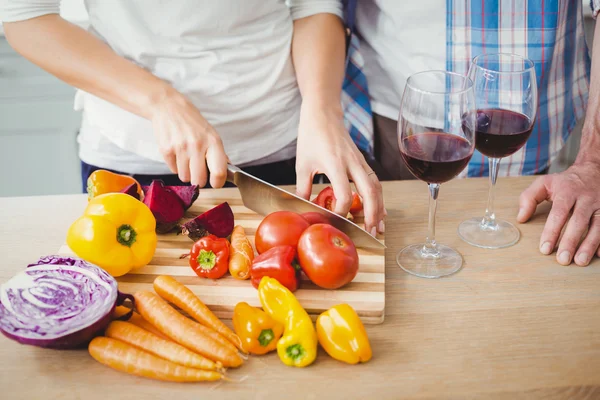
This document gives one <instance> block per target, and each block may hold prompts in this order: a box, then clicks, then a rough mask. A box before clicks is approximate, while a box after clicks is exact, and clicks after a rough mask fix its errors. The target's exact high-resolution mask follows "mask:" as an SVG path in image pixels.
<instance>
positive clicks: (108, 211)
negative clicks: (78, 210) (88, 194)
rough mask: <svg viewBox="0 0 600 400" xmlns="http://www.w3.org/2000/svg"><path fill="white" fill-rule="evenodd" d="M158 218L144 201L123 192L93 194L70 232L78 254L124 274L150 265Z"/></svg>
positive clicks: (112, 270)
mask: <svg viewBox="0 0 600 400" xmlns="http://www.w3.org/2000/svg"><path fill="white" fill-rule="evenodd" d="M155 226H156V220H155V219H154V216H153V215H152V213H151V212H150V210H149V209H148V207H146V206H145V205H144V204H143V203H142V202H140V201H137V200H136V199H134V198H133V197H131V196H128V195H126V194H124V193H107V194H102V195H100V196H97V197H94V198H93V199H92V200H90V202H89V203H88V206H87V208H86V209H85V211H84V213H83V216H81V217H80V218H79V219H77V220H76V221H75V222H74V223H73V224H72V225H71V227H70V228H69V231H68V233H67V244H68V245H69V247H70V248H71V250H73V252H75V254H77V255H78V256H79V257H81V258H83V259H84V260H86V261H89V262H91V263H93V264H96V265H98V266H99V267H101V268H103V269H104V270H106V271H107V272H108V273H109V274H111V275H112V276H121V275H125V274H126V273H128V272H129V271H130V270H132V269H135V268H139V267H143V266H144V265H146V264H148V263H149V262H150V261H151V260H152V257H153V256H154V251H155V250H156V242H157V237H156V232H155Z"/></svg>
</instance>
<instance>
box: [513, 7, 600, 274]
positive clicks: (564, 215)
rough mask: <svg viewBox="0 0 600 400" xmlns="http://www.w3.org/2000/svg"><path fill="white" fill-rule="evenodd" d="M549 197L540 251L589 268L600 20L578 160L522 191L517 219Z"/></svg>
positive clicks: (599, 220)
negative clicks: (550, 203)
mask: <svg viewBox="0 0 600 400" xmlns="http://www.w3.org/2000/svg"><path fill="white" fill-rule="evenodd" d="M598 3H600V1H599V2H598ZM545 200H550V201H552V209H551V210H550V214H549V215H548V220H547V221H546V225H545V226H544V231H543V232H542V236H541V238H540V251H541V252H542V253H543V254H551V253H552V252H553V251H554V249H556V248H557V247H558V249H557V250H556V258H557V260H558V262H559V263H560V264H563V265H568V264H570V263H571V261H573V260H574V261H575V263H576V264H577V265H580V266H586V265H588V264H589V263H590V261H591V259H592V257H594V255H595V254H597V255H598V256H600V250H599V249H598V246H599V245H600V23H596V28H595V31H594V47H593V49H592V71H591V81H590V91H589V100H588V104H587V112H586V117H585V121H584V125H583V131H582V135H581V145H580V147H579V153H578V154H577V158H576V160H575V162H574V163H573V165H572V166H571V167H570V168H568V169H567V170H566V171H564V172H562V173H560V174H553V175H548V176H544V177H540V178H538V179H537V180H536V181H534V182H533V184H532V185H531V186H530V187H529V188H528V189H527V190H525V191H524V192H523V193H522V194H521V199H520V209H519V215H518V216H517V221H519V222H525V221H527V220H528V219H529V218H531V216H532V215H533V213H534V212H535V209H536V207H537V205H538V204H539V203H541V202H543V201H545ZM571 213H572V214H571ZM595 213H598V214H599V215H598V216H594V214H595ZM569 216H570V218H569ZM565 226H566V228H565ZM563 228H565V230H564V233H563V235H562V238H560V235H561V232H562V231H563ZM586 230H588V231H587V233H586ZM584 234H585V238H584V239H583V241H581V238H582V237H583V236H584ZM559 238H560V242H559Z"/></svg>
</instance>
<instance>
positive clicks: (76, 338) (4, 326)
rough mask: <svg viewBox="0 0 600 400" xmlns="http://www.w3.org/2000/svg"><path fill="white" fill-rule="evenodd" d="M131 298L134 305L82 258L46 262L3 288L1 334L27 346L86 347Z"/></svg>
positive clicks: (0, 289)
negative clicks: (116, 310)
mask: <svg viewBox="0 0 600 400" xmlns="http://www.w3.org/2000/svg"><path fill="white" fill-rule="evenodd" d="M125 299H129V300H131V301H132V302H133V297H132V296H131V295H124V294H121V293H119V291H118V289H117V281H116V280H115V279H114V278H113V277H112V276H110V275H109V274H108V273H107V272H106V271H104V270H103V269H101V268H100V267H98V266H96V265H93V264H90V263H88V262H86V261H84V260H82V259H80V258H71V257H60V256H47V257H42V258H40V260H39V261H38V262H36V263H34V264H30V265H28V266H27V268H26V269H25V270H24V271H22V272H20V273H19V274H17V275H15V276H14V277H13V278H11V279H10V280H9V281H8V282H6V283H4V284H2V285H1V286H0V331H2V333H3V334H4V335H5V336H7V337H8V338H10V339H12V340H15V341H17V342H19V343H22V344H28V345H34V346H40V347H48V348H55V349H72V348H79V347H83V346H85V345H87V344H88V343H89V341H90V340H91V339H92V338H93V337H94V336H96V335H97V334H99V333H101V332H102V331H103V330H104V329H105V328H106V326H107V325H108V324H109V323H110V321H111V317H112V312H113V310H114V308H115V306H116V305H117V304H122V303H123V302H124V300H125ZM130 315H131V314H129V315H126V316H125V318H126V319H127V318H129V316H130Z"/></svg>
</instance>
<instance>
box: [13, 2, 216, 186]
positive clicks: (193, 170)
mask: <svg viewBox="0 0 600 400" xmlns="http://www.w3.org/2000/svg"><path fill="white" fill-rule="evenodd" d="M38 2H39V0H38ZM38 2H36V1H33V0H30V1H27V0H13V1H6V2H5V3H4V4H3V7H4V8H3V10H2V11H3V14H4V15H5V17H4V18H6V19H8V20H9V22H6V19H5V21H4V23H3V27H4V31H5V34H6V38H7V40H8V42H9V44H10V45H11V46H12V47H13V48H14V49H15V50H16V51H17V52H18V53H20V54H21V55H22V56H24V57H25V58H27V59H28V60H30V61H31V62H33V63H34V64H36V65H38V66H39V67H41V68H43V69H44V70H46V71H48V72H49V73H51V74H52V75H54V76H56V77H58V78H59V79H61V80H63V81H64V82H66V83H68V84H70V85H72V86H75V87H77V88H80V89H82V90H84V91H86V92H88V93H91V94H93V95H95V96H98V97H100V98H103V99H105V100H107V101H109V102H111V103H113V104H115V105H117V106H119V107H121V108H123V109H125V110H128V111H130V112H132V113H134V114H137V115H139V116H141V117H143V118H146V119H149V120H151V121H152V124H153V130H154V134H155V135H156V137H157V143H158V145H159V148H160V150H161V152H162V154H163V157H164V158H165V161H166V163H167V165H168V166H169V168H170V169H171V170H172V171H173V172H174V173H178V174H179V177H180V179H181V180H183V181H185V182H187V181H191V182H192V183H193V184H199V185H204V183H205V182H206V179H207V178H206V177H207V171H206V163H208V167H209V169H210V170H211V184H212V185H213V186H216V187H219V186H222V185H223V184H224V182H225V178H226V173H227V164H226V156H225V152H224V150H223V146H222V143H221V139H220V138H219V136H218V135H217V133H216V132H215V131H214V129H213V128H212V127H211V126H210V124H209V123H208V122H207V121H206V120H205V119H204V118H203V117H202V115H201V114H200V112H199V111H198V110H197V109H196V108H195V107H194V105H193V104H192V103H191V102H190V101H189V100H188V99H187V98H186V97H185V96H183V95H182V94H181V93H179V92H177V91H176V90H175V89H173V88H172V87H171V86H170V85H169V84H168V83H167V82H165V81H163V80H161V79H159V78H157V77H156V76H154V75H153V74H152V73H150V72H149V71H147V70H145V69H143V68H141V67H139V66H137V65H135V64H134V63H132V62H130V61H128V60H126V59H125V58H123V57H121V56H119V55H118V54H116V53H115V52H114V51H113V50H112V49H111V48H110V47H109V46H107V45H106V44H105V43H103V42H102V41H101V40H99V39H97V38H96V37H94V36H93V35H92V34H90V33H89V32H87V31H85V30H84V29H81V28H80V27H78V26H76V25H74V24H71V23H70V22H68V21H66V20H64V19H63V18H61V17H60V16H59V15H58V14H56V13H47V14H43V15H39V16H36V17H34V18H27V19H23V20H17V19H16V18H17V17H18V16H19V15H22V11H23V10H25V11H31V12H33V14H34V15H35V12H34V11H35V10H36V9H37V7H38ZM41 3H43V4H44V5H45V7H46V8H48V7H49V4H50V3H56V4H55V6H56V9H58V3H59V0H44V1H43V2H41ZM15 8H19V9H20V10H21V11H19V12H12V13H11V11H12V10H13V9H15ZM42 12H45V11H42ZM7 15H8V17H7ZM10 15H12V16H14V18H11V17H10ZM25 15H27V13H25ZM205 155H206V157H205Z"/></svg>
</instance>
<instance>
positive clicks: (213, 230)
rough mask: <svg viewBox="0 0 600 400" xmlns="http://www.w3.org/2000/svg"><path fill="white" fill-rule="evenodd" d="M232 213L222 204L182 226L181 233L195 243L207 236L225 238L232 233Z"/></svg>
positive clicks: (226, 204) (227, 205)
mask: <svg viewBox="0 0 600 400" xmlns="http://www.w3.org/2000/svg"><path fill="white" fill-rule="evenodd" d="M233 222H234V221H233V211H232V210H231V207H229V203H227V202H224V203H221V204H219V205H218V206H216V207H213V208H211V209H210V210H208V211H206V212H205V213H203V214H200V215H198V216H197V217H196V218H194V219H192V220H190V221H188V222H186V223H185V224H183V226H182V229H181V233H182V234H184V235H187V236H188V237H189V238H190V239H192V240H193V241H196V240H198V239H200V238H202V237H204V236H206V235H208V234H213V235H215V236H218V237H222V238H225V237H227V236H229V235H231V232H232V231H233Z"/></svg>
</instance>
